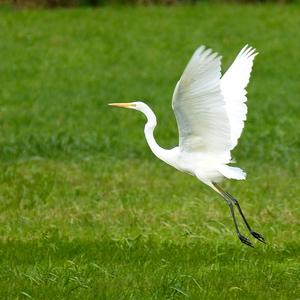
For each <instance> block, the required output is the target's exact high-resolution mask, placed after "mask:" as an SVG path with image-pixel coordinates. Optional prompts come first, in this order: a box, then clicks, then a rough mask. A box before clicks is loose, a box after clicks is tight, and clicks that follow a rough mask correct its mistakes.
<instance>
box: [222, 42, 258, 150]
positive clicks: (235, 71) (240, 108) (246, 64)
mask: <svg viewBox="0 0 300 300" xmlns="http://www.w3.org/2000/svg"><path fill="white" fill-rule="evenodd" d="M257 54H258V53H257V52H256V50H255V49H254V48H252V47H248V45H246V46H245V47H244V48H243V49H242V50H241V51H240V53H239V54H238V56H237V57H236V59H235V60H234V62H233V63H232V65H231V66H230V68H229V69H228V70H227V72H226V73H225V74H224V75H223V77H222V78H221V90H222V95H223V97H224V100H225V102H226V110H227V114H228V118H229V123H230V132H231V134H230V140H231V147H230V149H233V148H234V147H235V146H236V144H237V142H238V139H239V137H240V136H241V134H242V131H243V128H244V121H245V120H246V114H247V106H246V103H245V102H246V101H247V97H246V94H247V91H246V90H245V88H246V86H247V84H248V82H249V78H250V73H251V70H252V66H253V60H254V57H255V56H256V55H257Z"/></svg>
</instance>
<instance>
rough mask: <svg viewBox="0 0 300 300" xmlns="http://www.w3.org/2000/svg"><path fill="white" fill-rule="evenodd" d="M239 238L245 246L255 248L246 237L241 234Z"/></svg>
mask: <svg viewBox="0 0 300 300" xmlns="http://www.w3.org/2000/svg"><path fill="white" fill-rule="evenodd" d="M238 237H239V239H240V241H241V242H242V243H243V244H246V245H247V246H249V247H252V248H254V247H253V246H252V244H251V242H250V241H249V240H248V239H247V238H246V237H244V236H243V235H241V234H239V235H238Z"/></svg>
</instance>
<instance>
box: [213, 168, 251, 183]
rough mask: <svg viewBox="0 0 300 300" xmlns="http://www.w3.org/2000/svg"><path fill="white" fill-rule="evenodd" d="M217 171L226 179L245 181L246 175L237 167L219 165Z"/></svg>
mask: <svg viewBox="0 0 300 300" xmlns="http://www.w3.org/2000/svg"><path fill="white" fill-rule="evenodd" d="M217 170H218V171H219V172H220V173H221V174H222V175H223V176H225V177H226V178H229V179H236V180H244V179H246V173H245V172H244V171H243V170H242V169H240V168H237V167H231V166H227V165H221V166H219V167H218V168H217Z"/></svg>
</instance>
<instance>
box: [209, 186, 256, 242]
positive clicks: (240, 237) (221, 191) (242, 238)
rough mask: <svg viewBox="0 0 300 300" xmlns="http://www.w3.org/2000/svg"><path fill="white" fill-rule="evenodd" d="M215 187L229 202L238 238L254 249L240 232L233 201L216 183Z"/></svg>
mask: <svg viewBox="0 0 300 300" xmlns="http://www.w3.org/2000/svg"><path fill="white" fill-rule="evenodd" d="M213 185H214V187H215V188H216V190H217V192H218V193H219V194H220V195H221V196H222V197H223V198H224V200H225V201H226V202H227V204H228V206H229V208H230V212H231V216H232V219H233V223H234V226H235V229H236V232H237V235H238V238H239V240H240V241H241V242H242V243H244V244H246V245H248V246H250V247H253V246H252V244H251V242H250V241H249V240H248V239H247V238H246V237H244V236H243V235H242V234H241V232H240V230H239V227H238V225H237V221H236V218H235V214H234V209H233V205H232V201H231V199H230V198H229V197H228V196H227V195H226V193H225V192H224V191H223V190H222V189H221V188H220V187H219V186H218V185H217V184H216V183H213Z"/></svg>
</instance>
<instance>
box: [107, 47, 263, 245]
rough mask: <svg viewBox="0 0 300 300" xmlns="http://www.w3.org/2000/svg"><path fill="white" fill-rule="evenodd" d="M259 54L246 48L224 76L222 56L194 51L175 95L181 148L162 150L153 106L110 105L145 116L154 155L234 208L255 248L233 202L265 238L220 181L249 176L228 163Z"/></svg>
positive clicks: (209, 52)
mask: <svg viewBox="0 0 300 300" xmlns="http://www.w3.org/2000/svg"><path fill="white" fill-rule="evenodd" d="M257 54H258V53H257V52H256V50H255V49H254V48H252V47H249V46H248V45H246V46H245V47H244V48H243V49H242V50H241V51H240V52H239V54H238V56H237V57H236V59H235V60H234V62H233V63H232V65H231V66H230V68H229V69H228V70H227V72H226V73H225V74H224V75H223V76H221V57H220V56H219V55H218V54H217V53H214V52H212V50H211V49H207V48H205V47H204V46H201V47H199V48H198V49H197V50H196V51H195V53H194V54H193V56H192V58H191V59H190V61H189V63H188V65H187V66H186V68H185V70H184V72H183V74H182V76H181V78H180V79H179V81H178V82H177V85H176V87H175V90H174V93H173V99H172V108H173V110H174V113H175V117H176V120H177V126H178V131H179V146H178V147H175V148H173V149H169V150H167V149H163V148H161V147H160V146H159V145H158V144H157V143H156V141H155V139H154V136H153V131H154V128H155V127H156V117H155V114H154V113H153V111H152V110H151V108H150V107H149V106H148V105H146V104H145V103H143V102H131V103H111V104H109V105H112V106H118V107H124V108H131V109H135V110H138V111H140V112H142V113H143V114H144V115H145V116H146V118H147V123H146V125H145V128H144V133H145V137H146V140H147V142H148V145H149V147H150V149H151V150H152V152H153V153H154V154H155V155H156V156H157V157H158V158H159V159H161V160H163V161H164V162H166V163H167V164H169V165H171V166H173V167H174V168H176V169H177V170H179V171H182V172H185V173H188V174H190V175H193V176H195V177H197V178H198V179H199V180H200V181H202V182H203V183H205V184H207V185H208V186H209V187H211V188H212V189H213V190H215V191H216V192H217V193H218V194H220V195H221V196H222V197H223V198H224V199H225V201H226V202H227V204H228V205H229V208H230V212H231V216H232V218H233V222H234V226H235V229H236V232H237V235H238V238H239V239H240V241H241V242H242V243H244V244H246V245H248V246H251V247H253V246H252V244H251V242H250V240H249V239H248V238H246V237H245V236H243V235H242V234H241V232H240V230H239V227H238V224H237V221H236V218H235V214H234V207H233V204H235V206H236V207H237V209H238V211H239V213H240V215H241V217H242V219H243V221H244V222H245V225H246V227H247V228H248V230H249V232H250V233H251V235H252V236H253V237H255V238H256V239H258V240H259V241H261V242H265V240H264V238H263V237H262V236H261V235H260V234H259V233H257V232H255V231H253V230H252V229H251V227H250V225H249V223H248V222H247V220H246V218H245V216H244V214H243V212H242V209H241V207H240V205H239V202H238V201H237V200H236V199H235V198H234V197H233V196H231V195H230V194H229V193H227V192H225V191H224V190H223V189H222V188H221V187H220V186H219V184H218V183H219V182H221V181H222V180H223V179H224V178H229V179H237V180H242V179H245V178H246V173H245V172H244V171H243V170H241V169H240V168H237V167H232V166H229V165H228V164H229V163H231V162H232V160H231V155H230V151H231V150H232V149H233V148H234V147H235V146H236V145H237V142H238V139H239V137H240V135H241V133H242V130H243V127H244V121H245V120H246V114H247V106H246V104H245V102H246V100H247V98H246V93H247V92H246V90H245V88H246V86H247V84H248V82H249V78H250V73H251V70H252V65H253V60H254V58H255V56H256V55H257Z"/></svg>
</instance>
